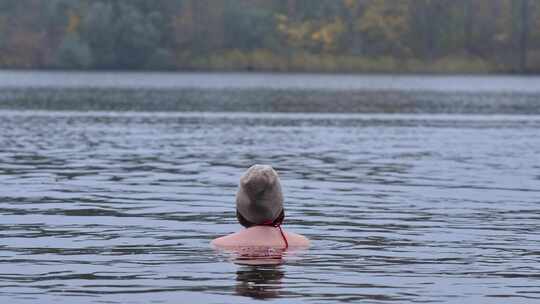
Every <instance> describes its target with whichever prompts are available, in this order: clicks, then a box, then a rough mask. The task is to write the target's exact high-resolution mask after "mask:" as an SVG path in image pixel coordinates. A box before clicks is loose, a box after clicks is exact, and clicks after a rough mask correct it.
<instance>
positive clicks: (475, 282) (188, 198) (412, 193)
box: [0, 111, 540, 303]
mask: <svg viewBox="0 0 540 304" xmlns="http://www.w3.org/2000/svg"><path fill="white" fill-rule="evenodd" d="M0 130H1V131H0V187H1V188H0V215H1V217H0V219H1V220H0V303H127V302H129V303H248V302H251V301H252V300H253V299H254V298H255V299H267V300H268V301H267V302H273V301H276V302H280V303H281V302H285V303H339V302H353V303H358V302H362V303H407V302H409V303H412V302H423V303H435V302H440V303H536V302H539V301H540V116H509V115H496V116H482V115H435V116H427V115H403V114H396V115H375V114H351V115H345V114H272V113H267V114H264V113H260V114H241V113H214V114H210V113H176V114H163V113H153V114H150V113H100V112H93V113H92V112H90V113H85V112H24V111H23V112H18V111H3V112H0ZM253 163H266V164H272V165H273V166H274V167H275V168H276V169H277V170H278V172H279V173H280V175H281V177H282V184H283V187H284V191H285V196H286V208H287V209H286V210H287V216H288V218H287V220H286V225H285V228H286V229H289V230H291V231H294V232H297V233H302V234H305V235H306V236H308V237H309V238H310V239H311V240H312V241H313V246H312V248H311V249H310V250H308V251H303V252H292V253H286V254H285V256H284V263H283V264H281V265H278V266H246V265H237V264H235V263H233V262H231V256H230V255H229V254H227V253H222V252H216V251H214V250H213V249H211V247H210V246H209V241H210V240H211V239H212V238H214V237H216V236H219V235H223V234H226V233H230V232H233V231H236V230H238V229H239V225H238V224H236V222H235V218H234V195H235V191H236V186H237V181H238V178H239V176H240V175H241V173H242V172H243V171H244V170H245V169H246V168H247V167H248V166H250V165H251V164H253Z"/></svg>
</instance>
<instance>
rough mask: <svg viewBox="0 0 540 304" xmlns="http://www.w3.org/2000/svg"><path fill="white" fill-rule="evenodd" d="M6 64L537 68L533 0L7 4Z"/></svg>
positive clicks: (539, 53) (539, 36) (3, 29)
mask: <svg viewBox="0 0 540 304" xmlns="http://www.w3.org/2000/svg"><path fill="white" fill-rule="evenodd" d="M0 68H32V69H97V70H99V69H120V70H264V71H324V72H457V73H461V72H519V73H526V72H539V71H540V1H535V0H397V1H396V0H317V1H313V0H218V1H215V0H214V1H213V0H159V1H148V0H17V1H13V0H0Z"/></svg>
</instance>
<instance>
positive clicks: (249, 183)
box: [212, 165, 309, 249]
mask: <svg viewBox="0 0 540 304" xmlns="http://www.w3.org/2000/svg"><path fill="white" fill-rule="evenodd" d="M236 217H237V219H238V222H240V224H241V225H242V226H244V227H246V228H247V229H244V230H241V231H239V232H236V233H233V234H230V235H227V236H223V237H220V238H217V239H215V240H213V241H212V244H213V245H214V246H217V247H224V248H226V247H271V248H284V249H287V248H290V247H307V246H309V240H308V239H307V238H305V237H304V236H302V235H299V234H296V233H292V232H285V231H284V230H283V229H282V228H281V224H282V223H283V220H284V219H285V212H284V210H283V194H282V193H281V185H280V183H279V177H278V175H277V173H276V171H274V169H272V167H270V166H265V165H254V166H252V167H251V168H249V169H248V170H247V171H246V173H244V175H243V176H242V177H241V178H240V186H239V189H238V193H237V194H236Z"/></svg>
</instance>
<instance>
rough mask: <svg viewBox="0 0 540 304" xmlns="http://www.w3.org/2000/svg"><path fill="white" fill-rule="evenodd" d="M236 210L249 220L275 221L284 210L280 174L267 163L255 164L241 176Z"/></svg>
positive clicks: (256, 221) (255, 222)
mask: <svg viewBox="0 0 540 304" xmlns="http://www.w3.org/2000/svg"><path fill="white" fill-rule="evenodd" d="M236 210H238V212H239V213H240V214H241V215H242V216H243V217H244V218H245V219H247V220H248V221H250V222H252V223H254V224H262V223H264V222H267V221H270V222H271V221H274V220H275V219H276V218H277V217H278V216H279V215H280V213H281V211H282V210H283V194H282V193H281V184H280V183H279V176H278V174H277V173H276V171H274V169H272V167H270V166H267V165H253V166H251V167H250V168H249V169H248V170H247V171H246V173H244V175H242V177H241V178H240V185H239V188H238V193H237V194H236Z"/></svg>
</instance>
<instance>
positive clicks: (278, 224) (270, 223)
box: [260, 221, 289, 249]
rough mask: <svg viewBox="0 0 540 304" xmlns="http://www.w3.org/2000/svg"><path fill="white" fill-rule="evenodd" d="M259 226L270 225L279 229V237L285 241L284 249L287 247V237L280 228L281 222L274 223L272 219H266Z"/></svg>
mask: <svg viewBox="0 0 540 304" xmlns="http://www.w3.org/2000/svg"><path fill="white" fill-rule="evenodd" d="M260 226H271V227H276V228H278V229H279V233H280V234H281V237H282V238H283V241H284V242H285V249H287V248H289V242H288V241H287V238H286V237H285V233H284V232H283V229H281V223H279V222H278V223H274V221H266V222H264V223H262V225H260Z"/></svg>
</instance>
